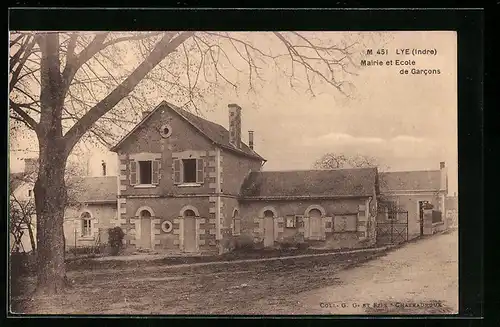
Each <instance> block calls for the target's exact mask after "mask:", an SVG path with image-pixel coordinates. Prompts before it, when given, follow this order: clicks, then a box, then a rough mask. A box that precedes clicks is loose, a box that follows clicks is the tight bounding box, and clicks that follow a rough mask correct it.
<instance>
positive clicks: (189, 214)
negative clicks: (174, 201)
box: [184, 209, 196, 217]
mask: <svg viewBox="0 0 500 327" xmlns="http://www.w3.org/2000/svg"><path fill="white" fill-rule="evenodd" d="M184 217H196V214H195V213H194V211H193V210H191V209H187V210H185V211H184Z"/></svg>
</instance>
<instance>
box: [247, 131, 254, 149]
mask: <svg viewBox="0 0 500 327" xmlns="http://www.w3.org/2000/svg"><path fill="white" fill-rule="evenodd" d="M248 146H249V147H250V149H252V150H253V131H248Z"/></svg>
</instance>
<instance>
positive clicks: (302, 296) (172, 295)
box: [8, 30, 459, 316]
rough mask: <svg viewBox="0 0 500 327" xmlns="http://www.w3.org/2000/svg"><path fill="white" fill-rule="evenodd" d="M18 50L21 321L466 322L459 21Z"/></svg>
mask: <svg viewBox="0 0 500 327" xmlns="http://www.w3.org/2000/svg"><path fill="white" fill-rule="evenodd" d="M9 47H10V48H9V55H10V58H9V60H10V61H9V111H8V112H9V122H8V129H9V136H8V139H9V141H8V160H9V167H8V169H9V185H8V192H9V204H8V210H9V212H8V217H9V219H8V220H9V221H8V226H9V230H8V231H9V233H8V234H9V235H8V237H9V246H10V247H9V249H8V251H9V255H8V259H9V290H8V291H9V303H10V308H9V311H10V312H11V313H12V314H22V315H33V314H37V315H40V314H41V315H109V316H115V315H132V316H134V315H185V316H190V315H257V316H263V315H324V316H332V315H423V314H440V315H442V314H444V315H456V314H458V312H459V292H458V288H459V287H458V285H459V282H458V276H459V273H458V271H459V259H458V258H459V251H458V248H459V247H458V240H459V233H458V228H459V226H458V198H459V194H458V131H457V124H458V120H457V116H458V114H457V112H458V93H457V92H458V91H457V90H458V77H457V55H458V54H457V33H456V32H455V31H438V30H436V31H431V30H426V31H348V30H346V31H301V30H296V31H293V30H290V31H217V30H202V31H201V30H200V31H194V30H193V31H154V30H152V31H134V30H129V31H126V30H124V31H83V30H82V31H62V30H61V31H34V30H10V32H9Z"/></svg>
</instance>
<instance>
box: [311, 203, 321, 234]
mask: <svg viewBox="0 0 500 327" xmlns="http://www.w3.org/2000/svg"><path fill="white" fill-rule="evenodd" d="M309 219H310V220H309V228H310V238H311V239H313V240H319V239H321V211H319V209H311V210H309Z"/></svg>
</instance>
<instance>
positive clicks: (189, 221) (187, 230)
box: [184, 216, 197, 252]
mask: <svg viewBox="0 0 500 327" xmlns="http://www.w3.org/2000/svg"><path fill="white" fill-rule="evenodd" d="M184 251H185V252H196V251H197V249H196V218H195V217H192V216H185V217H184Z"/></svg>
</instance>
